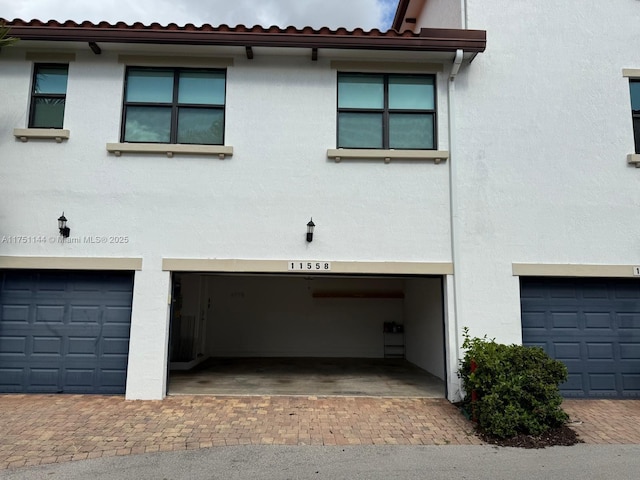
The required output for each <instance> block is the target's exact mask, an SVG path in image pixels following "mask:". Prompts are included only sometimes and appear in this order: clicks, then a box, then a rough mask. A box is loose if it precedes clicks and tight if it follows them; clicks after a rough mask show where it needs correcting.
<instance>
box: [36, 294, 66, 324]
mask: <svg viewBox="0 0 640 480" xmlns="http://www.w3.org/2000/svg"><path fill="white" fill-rule="evenodd" d="M61 302H62V300H61ZM35 308H36V317H35V322H36V323H59V324H62V323H64V304H61V305H36V307H35Z"/></svg>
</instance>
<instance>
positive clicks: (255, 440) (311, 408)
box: [0, 395, 640, 469]
mask: <svg viewBox="0 0 640 480" xmlns="http://www.w3.org/2000/svg"><path fill="white" fill-rule="evenodd" d="M563 407H564V408H565V410H566V411H567V412H568V413H569V415H570V416H571V419H572V420H573V421H574V423H572V426H573V428H574V429H575V430H576V431H577V432H578V434H579V435H580V437H581V438H582V439H583V440H584V441H585V442H588V443H638V444H640V429H639V428H638V425H640V401H637V400H624V401H611V400H571V401H569V400H566V401H565V403H563ZM0 412H2V415H0V431H2V432H4V434H3V435H2V436H0V469H6V468H18V467H22V466H25V465H27V464H29V465H36V464H48V463H54V462H65V461H75V460H81V459H86V458H100V457H108V456H116V455H118V456H120V455H129V454H138V453H144V452H147V453H148V452H159V451H174V450H185V449H187V448H188V449H194V448H215V447H219V446H225V445H244V444H246V445H248V444H262V445H360V444H363V445H410V444H413V445H458V444H460V445H479V444H482V441H481V440H480V439H479V438H478V437H476V436H475V435H474V433H473V425H472V424H471V423H470V422H469V421H468V420H466V419H465V418H464V417H463V416H462V415H461V414H460V413H459V412H458V410H457V409H456V408H455V407H454V406H453V405H451V404H450V403H449V402H448V401H446V400H445V399H427V398H392V399H390V398H384V399H382V398H373V397H317V396H306V397H295V396H291V397H279V396H278V397H270V396H259V397H214V396H179V397H178V396H175V397H168V398H166V399H165V400H163V401H125V400H124V399H123V398H122V397H115V396H109V397H107V396H94V395H0Z"/></svg>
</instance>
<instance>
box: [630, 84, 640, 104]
mask: <svg viewBox="0 0 640 480" xmlns="http://www.w3.org/2000/svg"><path fill="white" fill-rule="evenodd" d="M629 89H630V90H631V109H632V110H639V111H640V81H635V80H632V81H631V82H629Z"/></svg>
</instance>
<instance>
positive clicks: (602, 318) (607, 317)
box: [583, 312, 615, 330]
mask: <svg viewBox="0 0 640 480" xmlns="http://www.w3.org/2000/svg"><path fill="white" fill-rule="evenodd" d="M583 316H584V327H585V329H592V330H593V329H604V330H609V329H610V328H611V326H612V325H613V324H614V322H613V318H615V316H612V315H611V312H583Z"/></svg>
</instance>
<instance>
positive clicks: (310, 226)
mask: <svg viewBox="0 0 640 480" xmlns="http://www.w3.org/2000/svg"><path fill="white" fill-rule="evenodd" d="M314 228H316V224H315V223H313V217H311V220H309V223H307V242H312V241H313V229H314Z"/></svg>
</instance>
